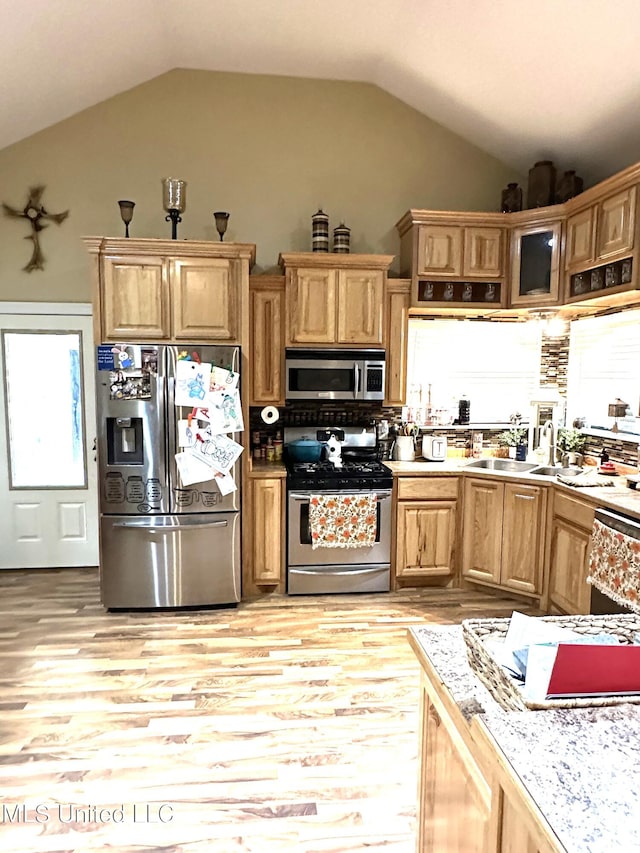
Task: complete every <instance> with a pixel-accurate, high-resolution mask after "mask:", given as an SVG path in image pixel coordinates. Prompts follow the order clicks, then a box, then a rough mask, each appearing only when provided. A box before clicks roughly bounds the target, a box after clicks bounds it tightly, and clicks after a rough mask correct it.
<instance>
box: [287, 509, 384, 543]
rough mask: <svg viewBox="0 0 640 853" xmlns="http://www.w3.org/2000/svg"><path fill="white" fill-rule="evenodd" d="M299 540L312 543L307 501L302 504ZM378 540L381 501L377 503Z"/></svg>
mask: <svg viewBox="0 0 640 853" xmlns="http://www.w3.org/2000/svg"><path fill="white" fill-rule="evenodd" d="M298 541H299V543H300V545H309V546H310V545H311V531H310V530H309V503H308V502H307V501H305V502H304V503H302V504H300V527H299V530H298ZM376 542H380V503H378V504H376Z"/></svg>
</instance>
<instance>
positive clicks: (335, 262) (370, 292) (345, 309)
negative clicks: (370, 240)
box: [279, 252, 393, 346]
mask: <svg viewBox="0 0 640 853" xmlns="http://www.w3.org/2000/svg"><path fill="white" fill-rule="evenodd" d="M392 260H393V256H391V255H350V254H335V253H328V252H327V253H323V252H305V253H298V254H284V255H280V259H279V263H280V265H281V266H282V267H283V269H284V271H285V275H286V302H287V330H286V341H287V344H288V345H292V346H296V345H298V346H305V345H308V344H319V345H326V346H333V345H336V344H337V345H344V346H371V345H374V346H381V345H382V343H383V331H384V296H385V281H386V274H387V270H388V268H389V265H390V264H391V261H392Z"/></svg>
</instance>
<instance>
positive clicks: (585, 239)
mask: <svg viewBox="0 0 640 853" xmlns="http://www.w3.org/2000/svg"><path fill="white" fill-rule="evenodd" d="M595 243H596V209H595V205H592V206H591V207H587V208H585V210H581V211H580V212H579V213H575V214H574V215H573V216H570V217H569V218H568V219H567V240H566V248H565V268H566V269H573V268H575V267H583V266H588V265H589V264H592V263H593V261H594V259H595Z"/></svg>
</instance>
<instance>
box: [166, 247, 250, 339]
mask: <svg viewBox="0 0 640 853" xmlns="http://www.w3.org/2000/svg"><path fill="white" fill-rule="evenodd" d="M170 281H171V290H172V296H173V334H174V337H175V338H176V339H177V340H185V341H186V340H189V341H199V340H205V341H210V340H211V341H225V342H226V341H229V342H232V341H234V342H235V341H236V340H237V337H238V332H237V322H238V308H237V300H236V287H235V283H234V280H233V273H232V267H231V263H230V262H229V261H228V260H225V259H217V258H185V259H181V260H172V261H170Z"/></svg>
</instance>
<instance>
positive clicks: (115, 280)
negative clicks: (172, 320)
mask: <svg viewBox="0 0 640 853" xmlns="http://www.w3.org/2000/svg"><path fill="white" fill-rule="evenodd" d="M102 269H103V292H102V295H101V299H102V306H101V307H102V312H101V313H102V324H103V330H102V331H103V337H104V339H105V340H113V341H131V340H162V339H166V338H168V337H169V299H168V295H167V294H168V287H167V280H166V270H165V266H164V262H163V260H162V258H153V257H145V258H142V257H141V258H135V257H126V258H119V257H113V256H110V257H105V258H104V261H103V268H102Z"/></svg>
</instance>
